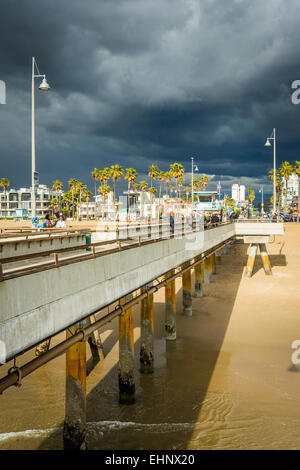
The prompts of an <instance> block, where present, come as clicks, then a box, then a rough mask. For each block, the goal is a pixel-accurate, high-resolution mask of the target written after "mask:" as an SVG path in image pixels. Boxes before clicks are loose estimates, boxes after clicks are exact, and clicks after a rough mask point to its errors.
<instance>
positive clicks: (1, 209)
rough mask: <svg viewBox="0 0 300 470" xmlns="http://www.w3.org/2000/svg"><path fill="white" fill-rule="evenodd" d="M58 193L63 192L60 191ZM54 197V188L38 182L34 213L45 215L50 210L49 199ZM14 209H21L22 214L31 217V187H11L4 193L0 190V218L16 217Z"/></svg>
mask: <svg viewBox="0 0 300 470" xmlns="http://www.w3.org/2000/svg"><path fill="white" fill-rule="evenodd" d="M60 193H61V195H62V194H63V193H62V191H61V192H60ZM56 197H57V193H56V191H55V190H54V189H50V188H48V187H47V186H46V185H45V184H40V185H39V186H38V190H37V194H36V215H37V216H38V217H45V215H46V214H48V213H49V212H50V207H49V202H50V200H51V199H52V198H56ZM16 209H23V214H24V215H25V216H27V217H29V218H30V217H31V188H20V189H14V188H11V189H9V190H8V191H6V195H5V194H4V192H0V218H7V217H13V218H14V217H16Z"/></svg>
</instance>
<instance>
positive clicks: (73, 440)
mask: <svg viewBox="0 0 300 470" xmlns="http://www.w3.org/2000/svg"><path fill="white" fill-rule="evenodd" d="M81 327H82V323H79V324H77V325H75V326H71V327H70V328H68V330H67V332H66V338H67V339H68V338H70V337H71V336H72V335H74V334H75V333H76V332H77V331H78V329H79V328H81ZM65 413H66V414H65V422H64V430H63V441H64V449H65V450H79V449H80V450H85V449H86V444H85V435H86V342H85V340H82V341H78V342H77V343H75V344H74V345H73V346H71V347H70V348H69V349H68V350H67V351H66V411H65Z"/></svg>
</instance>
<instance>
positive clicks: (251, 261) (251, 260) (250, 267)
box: [245, 243, 258, 277]
mask: <svg viewBox="0 0 300 470" xmlns="http://www.w3.org/2000/svg"><path fill="white" fill-rule="evenodd" d="M257 248H258V246H257V244H256V243H253V244H252V245H250V249H249V255H248V260H247V266H246V271H245V277H251V276H252V271H253V268H254V263H255V256H256V253H257Z"/></svg>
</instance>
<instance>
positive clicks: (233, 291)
mask: <svg viewBox="0 0 300 470" xmlns="http://www.w3.org/2000/svg"><path fill="white" fill-rule="evenodd" d="M247 248H248V247H247V245H244V244H242V243H236V244H234V245H233V246H232V247H231V248H229V249H228V250H227V254H226V255H224V256H223V257H222V260H221V264H220V265H217V273H216V275H214V276H213V277H212V282H211V283H210V284H205V285H204V289H203V290H204V295H203V297H202V298H199V299H195V298H194V299H193V316H192V317H184V316H183V315H182V314H181V311H182V290H181V288H180V289H179V290H178V292H177V295H176V300H177V339H176V341H166V340H165V339H164V303H163V294H164V292H163V291H164V290H163V289H161V291H160V294H158V295H156V296H155V298H154V300H155V344H154V364H155V369H154V373H153V374H151V375H142V374H140V372H139V347H140V340H139V339H137V340H136V342H135V379H136V403H135V404H133V405H130V406H126V405H120V404H119V402H118V397H119V395H118V393H119V392H118V355H117V341H118V336H117V334H118V333H117V332H118V324H117V320H114V321H113V322H111V323H110V324H109V325H107V326H106V327H104V328H103V330H102V331H103V332H105V331H107V330H110V333H109V335H108V337H107V339H106V340H105V341H104V343H103V346H104V353H105V356H106V361H109V365H106V364H105V363H103V364H98V365H97V366H96V367H95V368H94V370H91V371H90V376H89V377H90V379H91V380H92V381H93V382H95V385H94V387H93V388H92V389H91V390H90V391H89V393H88V395H87V422H88V425H87V445H88V448H89V449H105V450H116V449H118V450H138V449H161V450H165V449H170V450H172V449H188V448H192V449H197V448H199V442H200V441H201V445H202V446H203V442H204V443H205V445H207V448H211V447H212V446H213V445H214V444H216V441H217V439H218V431H217V430H216V432H214V433H209V432H208V431H209V427H210V426H211V424H212V423H214V422H215V421H219V422H220V423H221V422H222V420H225V419H226V415H227V414H228V413H229V412H230V403H229V401H228V400H227V398H226V396H224V394H223V393H222V390H220V393H213V394H212V393H209V384H210V381H211V378H212V375H213V373H214V370H215V366H216V363H217V360H218V361H220V363H221V365H222V373H223V374H226V371H227V369H228V368H229V367H230V361H231V358H230V353H228V352H226V351H223V350H222V344H223V341H224V337H225V334H226V331H227V328H228V324H229V321H230V318H231V314H232V310H233V306H234V303H235V300H236V296H237V292H238V289H239V285H240V282H241V278H242V276H243V272H244V267H245V264H246V262H247ZM256 258H257V259H256V262H255V269H254V273H253V275H255V273H256V272H258V271H259V270H260V269H263V267H262V263H261V260H260V257H259V255H258V256H257V257H256ZM270 259H271V264H272V266H273V267H274V266H285V265H286V261H285V256H284V255H271V256H270ZM177 286H178V287H179V286H180V287H181V281H180V279H178V280H177V283H176V288H177ZM134 321H135V328H139V308H138V306H137V307H136V308H135V319H134ZM113 350H114V351H113ZM90 366H91V363H89V367H90ZM88 380H89V379H88ZM55 434H56V435H57V431H56V433H55ZM61 445H62V439H61V437H60V442H58V441H57V442H56V446H58V447H59V446H61ZM39 448H40V449H45V448H48V449H49V448H53V436H50V437H49V438H46V439H45V440H44V441H43V443H42V444H41V445H40V447H39ZM55 448H57V447H55Z"/></svg>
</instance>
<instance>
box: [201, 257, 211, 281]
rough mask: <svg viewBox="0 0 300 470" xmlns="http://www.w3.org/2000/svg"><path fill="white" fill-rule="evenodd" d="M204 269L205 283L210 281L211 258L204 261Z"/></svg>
mask: <svg viewBox="0 0 300 470" xmlns="http://www.w3.org/2000/svg"><path fill="white" fill-rule="evenodd" d="M203 269H204V284H209V283H210V271H209V259H208V258H205V260H204V262H203Z"/></svg>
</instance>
